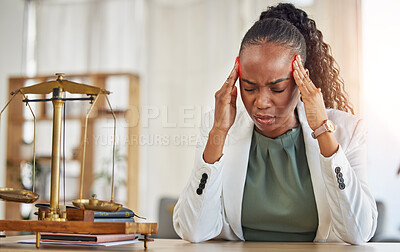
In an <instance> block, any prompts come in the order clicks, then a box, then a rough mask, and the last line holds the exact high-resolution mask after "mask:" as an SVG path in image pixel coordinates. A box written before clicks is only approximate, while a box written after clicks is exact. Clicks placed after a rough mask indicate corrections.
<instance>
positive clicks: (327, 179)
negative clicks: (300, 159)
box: [173, 101, 378, 244]
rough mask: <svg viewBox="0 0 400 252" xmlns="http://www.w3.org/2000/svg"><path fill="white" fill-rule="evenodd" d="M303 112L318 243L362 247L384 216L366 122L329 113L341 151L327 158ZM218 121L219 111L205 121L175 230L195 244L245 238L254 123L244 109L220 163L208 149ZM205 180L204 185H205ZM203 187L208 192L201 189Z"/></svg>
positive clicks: (178, 207) (300, 108)
mask: <svg viewBox="0 0 400 252" xmlns="http://www.w3.org/2000/svg"><path fill="white" fill-rule="evenodd" d="M297 111H298V115H299V121H300V124H301V127H302V130H303V135H304V143H305V147H306V155H307V161H308V165H309V169H310V174H311V180H312V184H313V189H314V194H315V201H316V205H317V210H318V222H319V223H318V229H317V234H316V236H315V239H314V242H347V243H350V244H361V243H365V242H367V241H369V240H370V239H371V237H372V236H373V235H374V233H375V229H376V225H377V216H378V213H377V209H376V203H375V200H374V198H373V196H372V194H371V192H370V190H369V187H368V185H367V176H366V175H367V174H366V173H367V163H366V142H365V140H366V130H365V127H364V124H363V121H362V120H360V119H358V118H357V117H355V116H353V115H351V114H348V113H345V112H343V111H339V110H334V109H327V110H326V111H327V115H328V118H329V119H330V120H332V121H333V122H334V123H335V125H336V132H335V133H334V134H335V136H336V138H337V140H338V142H339V150H338V151H337V152H336V153H335V154H334V155H332V156H331V157H328V158H325V157H324V156H322V155H321V154H320V150H319V146H318V142H317V140H316V139H313V138H312V137H311V132H312V130H311V128H310V127H309V125H308V123H307V118H306V115H305V111H304V104H303V103H302V102H301V101H299V103H298V105H297ZM213 119H214V112H213V111H211V112H210V113H208V114H207V115H206V116H205V118H204V119H203V123H202V128H201V134H200V138H199V140H198V144H197V147H196V159H195V165H194V169H193V171H192V174H191V176H190V179H189V181H188V183H187V185H186V188H185V189H184V191H183V192H182V194H181V195H180V197H179V200H178V202H177V204H176V206H175V209H174V215H173V223H174V228H175V231H176V232H177V234H178V235H179V236H180V237H181V238H183V239H185V240H187V241H190V242H202V241H206V240H209V239H214V238H221V239H227V240H244V236H243V231H242V223H241V211H242V198H243V190H244V184H245V180H246V172H247V165H248V158H249V150H250V144H251V139H252V134H253V128H254V124H253V122H252V120H251V118H250V116H249V115H248V113H247V112H246V111H245V110H241V111H238V112H237V115H236V119H235V123H234V124H233V126H232V127H231V129H230V130H229V132H228V136H227V138H226V141H225V146H224V150H223V156H222V157H221V158H220V160H219V161H217V162H215V163H214V164H207V163H205V162H204V160H203V151H204V148H205V145H206V142H207V138H208V133H209V131H210V129H211V127H212V126H213ZM337 167H339V171H340V172H341V173H342V175H343V179H344V184H345V188H344V189H343V188H342V189H341V188H339V182H338V179H337V176H336V174H337V172H338V169H337ZM335 169H336V172H335ZM204 174H206V175H204ZM202 178H203V181H202V182H203V186H201V185H200V184H201V183H202V182H201V180H202ZM201 187H204V189H202V190H198V189H199V188H201Z"/></svg>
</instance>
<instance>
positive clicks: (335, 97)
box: [242, 3, 354, 114]
mask: <svg viewBox="0 0 400 252" xmlns="http://www.w3.org/2000/svg"><path fill="white" fill-rule="evenodd" d="M267 19H281V20H285V21H287V22H290V23H291V24H292V25H293V26H295V27H296V28H297V29H298V30H299V31H300V33H301V34H302V35H303V37H304V39H305V43H306V57H303V55H302V54H300V56H302V58H303V59H304V60H303V62H305V68H307V69H308V70H309V72H310V79H311V80H312V81H313V83H314V84H315V86H316V87H317V88H321V91H322V95H323V97H324V102H325V107H326V108H335V109H339V110H342V111H346V112H351V113H352V114H354V110H353V107H352V105H351V104H350V102H349V98H348V94H347V92H346V91H345V90H344V81H343V79H342V77H341V76H340V74H339V66H338V64H337V62H336V61H335V59H334V58H333V57H332V55H331V48H330V46H329V45H328V44H327V43H325V42H324V41H323V36H322V33H321V31H320V30H318V29H317V27H316V25H315V21H314V20H312V19H310V18H309V17H308V15H307V13H306V12H304V11H303V10H301V9H298V8H296V7H295V6H294V5H293V4H289V3H280V4H278V5H277V6H273V7H269V8H268V9H267V10H266V11H264V12H262V13H261V15H260V19H259V21H257V22H260V21H263V20H267ZM257 22H256V23H257ZM249 31H250V30H249ZM259 36H260V35H259ZM265 36H270V35H265ZM243 40H244V39H243ZM279 42H280V41H279ZM242 46H243V41H242ZM288 47H289V48H291V46H290V45H288Z"/></svg>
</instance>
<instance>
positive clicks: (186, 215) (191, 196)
mask: <svg viewBox="0 0 400 252" xmlns="http://www.w3.org/2000/svg"><path fill="white" fill-rule="evenodd" d="M213 115H214V114H213V113H208V114H207V115H206V116H205V117H204V119H203V122H202V128H201V131H200V137H199V138H198V141H197V146H196V157H195V164H194V168H193V171H192V173H191V176H190V179H189V181H188V183H187V185H186V187H185V189H184V190H183V192H182V193H181V195H180V197H179V200H178V202H177V204H176V205H175V208H174V214H173V225H174V228H175V231H176V233H177V234H178V235H179V236H180V237H181V238H182V239H184V240H187V241H190V242H202V241H206V240H209V239H213V238H215V237H217V236H218V235H220V233H221V231H222V228H223V226H224V223H226V220H225V216H224V211H223V203H222V170H223V163H224V156H222V157H221V158H220V160H219V161H217V162H215V163H214V164H208V163H206V162H205V161H204V160H203V151H204V148H205V145H206V143H207V139H208V134H209V130H210V128H211V127H210V126H212V122H211V121H212V119H211V116H212V118H213Z"/></svg>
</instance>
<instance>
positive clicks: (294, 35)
mask: <svg viewBox="0 0 400 252" xmlns="http://www.w3.org/2000/svg"><path fill="white" fill-rule="evenodd" d="M334 64H335V61H334V59H333V58H332V57H331V56H330V54H329V46H328V45H327V44H325V43H324V42H323V41H322V34H321V32H320V31H318V30H317V29H316V27H315V23H314V21H313V20H311V19H309V18H308V17H307V14H306V13H305V12H303V11H302V10H299V9H296V8H295V7H294V6H293V5H291V4H279V5H278V6H276V7H272V8H269V9H268V10H267V11H265V12H263V13H262V14H261V17H260V20H259V21H257V22H256V23H255V24H254V25H253V27H251V28H250V30H249V31H248V32H247V33H246V35H245V36H244V38H243V41H242V44H241V48H240V52H239V57H238V59H237V61H236V63H235V66H234V69H233V70H232V72H231V74H230V75H229V77H228V78H227V80H226V82H225V83H224V84H223V86H222V87H221V89H220V90H219V91H218V92H217V93H216V94H215V111H214V112H213V114H211V115H208V116H209V117H211V118H212V117H213V118H214V120H213V123H212V124H210V125H211V126H212V127H211V128H210V127H208V128H207V127H206V126H204V127H203V128H202V131H201V138H200V141H199V144H198V147H197V153H196V161H195V167H194V169H193V172H192V175H191V177H190V179H189V182H188V184H187V186H186V189H185V190H184V191H183V192H182V194H181V196H180V198H179V201H178V203H177V204H176V206H175V210H174V227H175V230H176V232H177V233H178V235H179V236H181V237H182V238H183V239H185V240H188V241H191V242H201V241H205V240H209V239H213V238H222V239H227V240H246V241H315V242H326V241H329V242H331V241H338V242H347V243H350V244H360V243H364V242H367V241H368V240H369V239H370V238H371V237H372V236H373V234H374V232H375V229H376V220H377V211H376V205H375V201H374V198H373V197H372V195H371V193H370V191H369V188H368V185H367V179H366V156H365V152H366V146H365V134H366V131H365V128H364V126H363V122H362V121H361V120H360V119H358V118H357V117H355V116H353V115H352V114H350V113H347V112H346V111H352V109H351V106H350V105H349V104H348V101H347V98H346V95H345V93H344V90H343V82H342V81H341V79H340V78H339V74H338V70H337V68H336V67H335V65H334ZM238 78H239V82H240V94H241V98H242V100H243V103H244V106H245V108H246V111H247V112H246V111H240V110H239V109H238V111H237V109H236V99H237V87H236V86H235V82H236V80H237V79H238ZM325 107H326V108H328V109H326V108H325ZM334 108H336V109H334ZM207 120H208V119H207V118H206V119H205V121H207Z"/></svg>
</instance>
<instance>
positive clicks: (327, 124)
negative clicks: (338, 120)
mask: <svg viewBox="0 0 400 252" xmlns="http://www.w3.org/2000/svg"><path fill="white" fill-rule="evenodd" d="M335 130H336V127H335V124H334V123H333V122H332V121H331V120H325V121H324V123H323V124H322V125H321V126H320V127H318V128H317V129H316V130H315V131H314V132H312V133H311V136H312V137H313V138H314V139H317V137H318V136H319V135H321V134H323V133H325V132H327V131H328V132H335Z"/></svg>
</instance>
